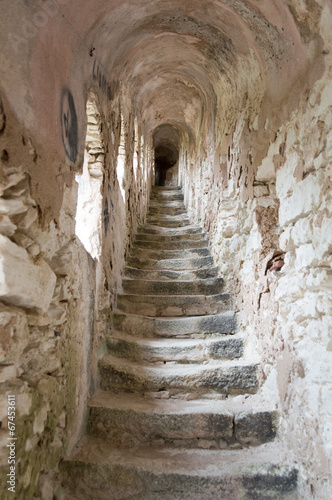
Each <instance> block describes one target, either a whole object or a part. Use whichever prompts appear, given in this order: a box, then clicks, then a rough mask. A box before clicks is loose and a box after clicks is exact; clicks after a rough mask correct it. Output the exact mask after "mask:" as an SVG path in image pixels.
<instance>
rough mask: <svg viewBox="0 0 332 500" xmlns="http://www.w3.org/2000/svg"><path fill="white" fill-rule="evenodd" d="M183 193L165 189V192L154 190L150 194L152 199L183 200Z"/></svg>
mask: <svg viewBox="0 0 332 500" xmlns="http://www.w3.org/2000/svg"><path fill="white" fill-rule="evenodd" d="M183 199H184V198H183V194H182V193H181V192H172V191H164V192H162V191H161V192H152V193H151V196H150V200H151V201H155V200H160V201H163V200H168V201H176V200H180V201H183Z"/></svg>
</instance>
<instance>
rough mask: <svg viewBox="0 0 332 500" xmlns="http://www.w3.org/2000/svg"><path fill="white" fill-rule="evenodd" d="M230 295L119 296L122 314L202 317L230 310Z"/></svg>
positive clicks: (118, 306)
mask: <svg viewBox="0 0 332 500" xmlns="http://www.w3.org/2000/svg"><path fill="white" fill-rule="evenodd" d="M229 302H230V296H229V294H228V293H220V294H216V295H146V294H144V295H135V294H118V296H117V308H118V310H119V311H121V312H126V313H131V314H144V316H166V317H167V316H173V317H174V316H200V315H205V314H218V313H220V312H222V311H226V310H228V309H229Z"/></svg>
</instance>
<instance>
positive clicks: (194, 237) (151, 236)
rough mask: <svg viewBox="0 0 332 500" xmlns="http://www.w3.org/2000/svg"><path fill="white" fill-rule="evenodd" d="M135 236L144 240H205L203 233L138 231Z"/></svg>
mask: <svg viewBox="0 0 332 500" xmlns="http://www.w3.org/2000/svg"><path fill="white" fill-rule="evenodd" d="M136 238H137V239H139V240H145V241H165V242H169V241H176V242H178V241H201V240H202V241H206V239H205V235H204V234H203V233H195V234H166V235H165V234H160V233H152V234H151V233H143V232H142V231H141V232H140V233H137V234H136Z"/></svg>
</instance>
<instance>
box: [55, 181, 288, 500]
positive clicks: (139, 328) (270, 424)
mask: <svg viewBox="0 0 332 500" xmlns="http://www.w3.org/2000/svg"><path fill="white" fill-rule="evenodd" d="M122 286H123V292H122V293H120V294H119V295H118V300H117V308H118V309H117V312H116V313H115V314H114V315H113V325H112V329H111V331H110V332H108V334H107V353H106V354H105V355H104V356H103V357H102V359H101V360H100V363H99V373H100V390H99V391H98V392H97V393H96V394H95V395H94V396H93V397H92V398H91V399H90V401H89V419H88V428H87V435H86V436H85V437H84V439H83V440H82V441H81V442H80V443H79V445H78V447H77V448H76V449H75V450H74V452H73V454H72V455H71V456H68V457H66V458H65V460H64V461H63V462H62V464H61V470H62V476H63V487H64V490H65V491H66V494H67V498H68V499H69V498H70V499H72V500H73V499H75V498H76V499H81V500H82V499H87V500H88V499H100V500H106V499H112V500H120V499H121V500H129V499H136V500H150V499H151V500H152V499H153V500H185V499H188V500H189V499H190V500H196V499H197V500H198V499H199V500H205V499H212V498H218V499H224V500H243V499H256V500H257V499H276V500H277V499H278V500H281V499H283V500H286V499H293V498H294V499H295V498H296V478H297V471H296V469H295V468H294V467H293V466H292V464H289V463H288V462H287V460H286V458H285V457H286V454H285V453H284V451H283V450H282V449H281V447H280V444H279V443H278V438H277V428H278V415H277V412H276V411H275V410H274V409H273V407H272V406H271V405H269V402H268V401H267V400H266V399H265V398H264V397H263V396H262V391H261V387H260V386H261V374H260V366H259V364H257V363H253V362H252V361H250V360H249V359H248V356H247V355H246V345H245V341H246V337H245V332H240V331H238V328H237V323H236V314H235V313H234V311H232V310H231V308H230V297H229V295H228V294H227V293H225V292H224V291H223V280H222V278H220V277H219V276H218V268H217V267H215V266H214V263H213V259H212V258H211V256H210V254H209V243H208V241H207V239H206V238H205V235H204V234H203V232H202V230H201V228H200V227H198V226H194V225H192V224H191V222H190V220H189V218H188V216H187V213H186V209H185V206H184V203H183V195H182V193H181V190H180V188H158V187H154V188H153V190H152V194H151V202H150V211H149V215H148V220H147V223H146V224H145V225H144V226H142V227H140V228H139V230H138V233H137V235H136V238H135V242H134V245H133V247H132V251H131V254H130V257H129V258H128V259H127V264H126V267H125V269H124V277H123V282H122Z"/></svg>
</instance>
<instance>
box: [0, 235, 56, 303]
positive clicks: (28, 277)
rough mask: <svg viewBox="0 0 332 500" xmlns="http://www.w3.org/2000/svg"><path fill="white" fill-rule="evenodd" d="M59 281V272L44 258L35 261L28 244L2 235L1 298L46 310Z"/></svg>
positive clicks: (0, 241)
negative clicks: (27, 247)
mask: <svg viewBox="0 0 332 500" xmlns="http://www.w3.org/2000/svg"><path fill="white" fill-rule="evenodd" d="M55 282H56V276H55V274H54V273H53V271H52V269H51V268H50V267H49V265H48V264H46V262H45V261H44V260H43V259H39V260H38V261H36V262H33V260H32V259H31V258H29V254H28V252H27V251H26V250H25V249H24V248H22V247H19V246H17V245H15V243H12V242H11V241H10V240H9V239H8V238H6V236H2V235H0V300H2V301H3V302H6V303H7V304H11V305H13V306H21V307H26V308H30V309H34V308H36V309H39V310H41V311H42V312H45V311H46V310H47V309H48V308H49V306H50V303H51V300H52V297H53V292H54V288H55Z"/></svg>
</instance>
